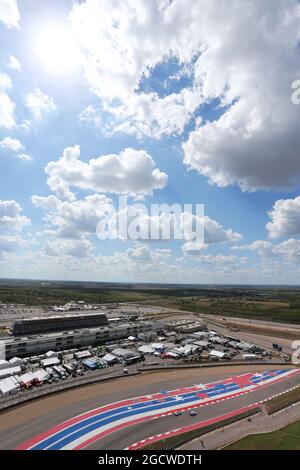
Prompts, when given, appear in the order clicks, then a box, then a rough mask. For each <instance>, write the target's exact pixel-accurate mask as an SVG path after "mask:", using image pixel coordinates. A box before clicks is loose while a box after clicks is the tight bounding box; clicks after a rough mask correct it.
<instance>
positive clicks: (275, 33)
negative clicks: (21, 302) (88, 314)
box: [0, 0, 300, 284]
mask: <svg viewBox="0 0 300 470" xmlns="http://www.w3.org/2000/svg"><path fill="white" fill-rule="evenodd" d="M299 19H300V5H299V2H298V1H297V0H264V1H261V0H243V1H241V0H199V1H198V2H195V1H193V0H147V2H145V1H144V0H80V1H79V0H78V1H75V0H74V1H72V0H51V2H50V1H47V0H39V1H38V2H37V1H36V0H22V1H20V0H19V1H17V0H0V181H1V186H0V277H2V278H29V279H57V280H82V281H104V282H105V281H109V282H112V281H115V282H163V283H189V284H190V283H193V284H217V283H220V284H299V279H300V195H299V194H300V193H299V188H300V158H299V157H300V155H299V148H300V132H299V126H300V104H298V105H297V102H295V100H293V99H292V96H293V92H295V90H293V86H294V88H295V83H296V81H297V80H300V61H299V58H300V57H299V56H300V49H299V44H300V42H299V40H300V29H299V24H300V23H299ZM293 84H294V85H293ZM296 85H297V84H296ZM298 88H299V89H300V82H299V84H298ZM296 92H297V89H296ZM299 96H300V94H299ZM298 101H300V100H298ZM120 196H123V197H124V196H126V197H127V206H126V207H125V208H120V205H119V204H120ZM135 204H143V205H144V206H145V208H146V209H147V210H148V215H145V214H144V213H141V212H138V215H139V217H138V219H137V220H138V227H140V228H141V227H142V228H143V229H145V230H144V231H143V234H145V233H147V234H148V233H149V226H150V225H151V224H152V223H153V224H154V225H155V224H156V226H158V227H159V228H160V229H161V230H163V227H164V226H165V224H167V223H169V222H170V220H172V216H173V215H172V213H171V214H170V213H168V212H167V211H166V210H163V211H162V213H161V214H159V216H154V215H153V214H152V213H151V207H152V205H153V204H165V205H169V206H172V205H173V204H179V205H180V206H181V207H182V208H183V210H182V212H183V214H182V217H181V218H180V227H181V229H183V230H184V227H186V225H187V220H188V219H187V218H186V217H185V216H184V214H185V210H184V204H191V205H192V207H193V208H195V207H196V205H197V204H198V205H203V207H204V215H203V214H202V215H201V216H200V215H199V216H197V215H195V214H194V212H195V210H194V212H193V216H192V219H191V220H193V223H194V222H197V221H200V222H201V223H202V226H203V227H204V229H203V230H204V232H203V234H204V240H202V242H201V243H199V242H198V241H197V240H191V239H188V238H187V237H182V239H180V240H179V239H175V237H174V234H173V233H171V236H170V237H169V239H168V240H165V239H159V240H154V239H151V238H149V237H145V236H140V237H137V238H132V237H124V234H122V233H121V231H120V229H119V225H118V223H117V224H116V221H119V220H120V219H121V217H122V216H124V214H128V213H130V210H131V209H130V207H131V206H132V205H135ZM108 205H109V207H113V208H114V214H109V215H107V213H106V212H105V208H106V207H107V206H108ZM165 207H166V206H165ZM171 212H172V211H171ZM104 217H105V220H106V222H107V225H108V227H114V231H113V233H114V236H113V237H112V236H111V237H107V238H105V239H101V237H99V236H97V226H98V224H99V222H100V221H103V220H104ZM114 224H115V225H114Z"/></svg>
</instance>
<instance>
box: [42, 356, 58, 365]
mask: <svg viewBox="0 0 300 470" xmlns="http://www.w3.org/2000/svg"><path fill="white" fill-rule="evenodd" d="M57 364H60V360H59V359H58V357H48V358H47V359H42V360H41V365H42V367H51V366H56V365H57Z"/></svg>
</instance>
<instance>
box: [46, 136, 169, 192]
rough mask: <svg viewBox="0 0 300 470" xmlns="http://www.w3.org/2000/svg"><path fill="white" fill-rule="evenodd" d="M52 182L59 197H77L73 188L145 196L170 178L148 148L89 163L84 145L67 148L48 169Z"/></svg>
mask: <svg viewBox="0 0 300 470" xmlns="http://www.w3.org/2000/svg"><path fill="white" fill-rule="evenodd" d="M45 171H46V173H47V175H48V180H47V182H48V185H49V187H50V188H51V190H52V191H53V192H54V193H55V194H56V195H57V196H58V197H59V198H65V199H69V200H74V198H75V197H74V194H73V193H72V192H71V190H70V188H72V187H74V188H80V189H84V190H89V191H93V192H108V193H118V194H129V195H132V196H144V195H147V194H152V192H153V191H154V190H155V189H161V188H163V187H165V186H166V184H167V181H168V177H167V175H166V174H165V173H163V172H161V171H160V170H159V169H157V168H155V163H154V161H153V159H152V157H151V156H150V155H149V154H148V153H147V152H146V151H144V150H134V149H131V148H127V149H125V150H123V151H122V152H120V153H119V154H118V155H116V154H110V155H103V156H101V157H98V158H93V159H91V160H89V161H88V163H85V162H83V161H81V160H80V147H79V146H78V145H76V146H74V147H69V148H66V149H65V150H64V152H63V156H62V157H61V158H59V159H58V160H57V161H51V162H49V163H48V164H47V166H46V169H45Z"/></svg>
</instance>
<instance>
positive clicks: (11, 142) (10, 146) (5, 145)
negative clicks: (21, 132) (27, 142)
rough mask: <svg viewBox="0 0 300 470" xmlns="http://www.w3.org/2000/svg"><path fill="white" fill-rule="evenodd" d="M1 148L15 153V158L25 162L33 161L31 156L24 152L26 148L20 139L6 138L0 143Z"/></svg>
mask: <svg viewBox="0 0 300 470" xmlns="http://www.w3.org/2000/svg"><path fill="white" fill-rule="evenodd" d="M0 148H2V149H4V150H6V151H8V152H13V153H14V154H16V155H15V156H16V157H17V158H18V159H19V160H22V161H23V162H32V161H33V158H32V156H31V155H28V153H24V152H23V151H24V150H25V147H24V145H23V144H22V142H20V140H18V139H14V138H12V137H4V139H3V140H1V141H0Z"/></svg>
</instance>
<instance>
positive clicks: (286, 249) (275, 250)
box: [232, 238, 300, 263]
mask: <svg viewBox="0 0 300 470" xmlns="http://www.w3.org/2000/svg"><path fill="white" fill-rule="evenodd" d="M232 249H234V250H250V251H252V252H254V253H257V254H258V255H259V256H262V257H263V258H274V257H280V258H282V259H283V260H285V261H287V262H289V263H291V262H294V261H295V262H299V261H300V240H297V239H295V238H290V239H288V240H285V241H283V242H281V243H278V244H273V243H271V242H267V241H264V240H256V241H255V242H253V243H250V244H248V245H242V246H234V247H232Z"/></svg>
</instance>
